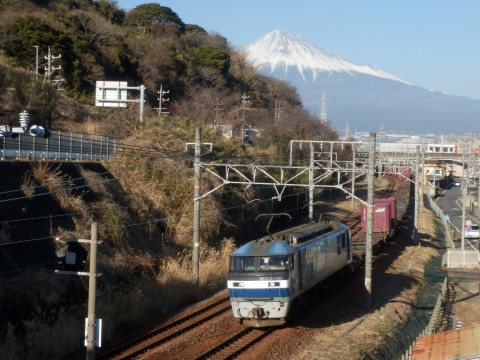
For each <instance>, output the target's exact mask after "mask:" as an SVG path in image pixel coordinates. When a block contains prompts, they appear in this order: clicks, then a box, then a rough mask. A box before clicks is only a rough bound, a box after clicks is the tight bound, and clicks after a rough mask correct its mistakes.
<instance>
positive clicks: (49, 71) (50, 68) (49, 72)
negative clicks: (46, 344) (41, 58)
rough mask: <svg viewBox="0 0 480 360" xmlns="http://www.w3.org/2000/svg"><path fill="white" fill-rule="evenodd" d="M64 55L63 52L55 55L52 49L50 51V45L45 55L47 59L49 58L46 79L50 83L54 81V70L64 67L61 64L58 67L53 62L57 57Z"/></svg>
mask: <svg viewBox="0 0 480 360" xmlns="http://www.w3.org/2000/svg"><path fill="white" fill-rule="evenodd" d="M61 57H62V54H60V55H58V56H53V55H52V53H51V51H50V46H49V47H48V55H47V56H45V60H47V67H46V68H45V79H46V81H47V82H48V83H50V82H51V81H52V74H53V72H54V71H56V70H60V69H61V68H62V66H61V65H59V66H58V67H54V66H53V65H52V63H53V62H54V61H55V60H57V59H60V58H61Z"/></svg>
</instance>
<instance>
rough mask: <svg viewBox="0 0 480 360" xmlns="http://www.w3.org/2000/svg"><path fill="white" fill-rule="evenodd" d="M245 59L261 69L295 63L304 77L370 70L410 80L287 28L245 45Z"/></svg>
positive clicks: (283, 66) (387, 76)
mask: <svg viewBox="0 0 480 360" xmlns="http://www.w3.org/2000/svg"><path fill="white" fill-rule="evenodd" d="M244 51H245V54H246V60H247V61H248V62H249V63H250V64H251V65H252V66H254V67H255V68H257V69H258V70H261V71H262V72H265V70H267V69H268V68H269V71H270V73H273V72H274V71H275V70H281V69H283V70H284V72H285V73H287V71H288V68H289V67H290V68H291V67H296V68H297V70H298V72H299V73H300V75H301V76H302V78H304V79H305V76H306V74H307V73H310V72H311V73H312V76H313V80H315V78H316V77H317V74H318V73H320V72H327V73H332V72H345V73H348V74H350V75H352V76H355V75H356V73H362V74H368V75H372V76H377V77H380V78H385V79H389V80H395V81H400V82H403V83H405V84H409V83H408V82H406V81H403V80H401V79H399V78H397V77H395V76H393V75H391V74H389V73H387V72H385V71H381V70H377V69H375V68H374V67H372V66H362V65H356V64H353V63H350V62H348V61H346V60H344V59H342V58H341V57H339V56H336V55H333V54H331V53H329V52H327V51H325V50H323V49H320V48H318V47H316V46H314V45H312V44H310V43H308V42H307V41H305V40H303V39H302V38H301V37H300V36H298V35H296V34H292V33H288V32H284V31H279V30H275V31H272V32H270V33H268V34H267V35H265V36H264V37H263V38H262V39H260V40H258V41H257V42H255V43H253V44H251V45H249V46H247V47H246V48H245V49H244Z"/></svg>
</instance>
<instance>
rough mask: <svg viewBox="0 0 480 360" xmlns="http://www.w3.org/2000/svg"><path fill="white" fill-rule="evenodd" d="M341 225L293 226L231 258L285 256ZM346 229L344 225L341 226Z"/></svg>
mask: <svg viewBox="0 0 480 360" xmlns="http://www.w3.org/2000/svg"><path fill="white" fill-rule="evenodd" d="M342 225H343V224H341V223H339V222H336V221H330V222H316V223H313V222H312V223H309V224H304V225H299V226H295V227H293V228H289V229H286V230H282V231H279V232H276V233H274V234H270V235H267V236H264V237H262V238H260V239H257V240H252V241H250V242H248V243H246V244H245V245H243V246H241V247H240V248H238V249H237V250H235V251H234V252H233V253H232V256H262V255H287V254H291V253H293V249H294V248H295V247H298V246H301V245H304V244H307V243H308V242H309V241H310V240H312V239H315V238H317V237H319V236H321V235H323V234H326V233H329V232H331V231H333V230H337V229H340V228H341V227H342ZM343 226H344V227H347V226H346V225H343Z"/></svg>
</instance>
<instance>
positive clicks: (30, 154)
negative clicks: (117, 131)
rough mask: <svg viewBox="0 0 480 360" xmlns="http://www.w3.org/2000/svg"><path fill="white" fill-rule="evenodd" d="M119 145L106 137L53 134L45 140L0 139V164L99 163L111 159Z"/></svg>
mask: <svg viewBox="0 0 480 360" xmlns="http://www.w3.org/2000/svg"><path fill="white" fill-rule="evenodd" d="M118 145H119V141H118V140H116V139H112V138H109V137H107V136H99V135H90V134H81V133H72V132H61V131H52V132H51V136H50V137H48V138H39V137H35V136H28V135H19V136H18V137H17V138H9V137H0V160H7V159H17V160H20V159H41V160H56V161H60V160H89V161H101V160H106V159H108V158H109V157H110V156H112V155H113V154H114V153H115V151H116V150H117V147H118Z"/></svg>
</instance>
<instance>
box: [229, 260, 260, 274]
mask: <svg viewBox="0 0 480 360" xmlns="http://www.w3.org/2000/svg"><path fill="white" fill-rule="evenodd" d="M230 270H231V271H255V257H253V256H233V257H232V260H231V262H230Z"/></svg>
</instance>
